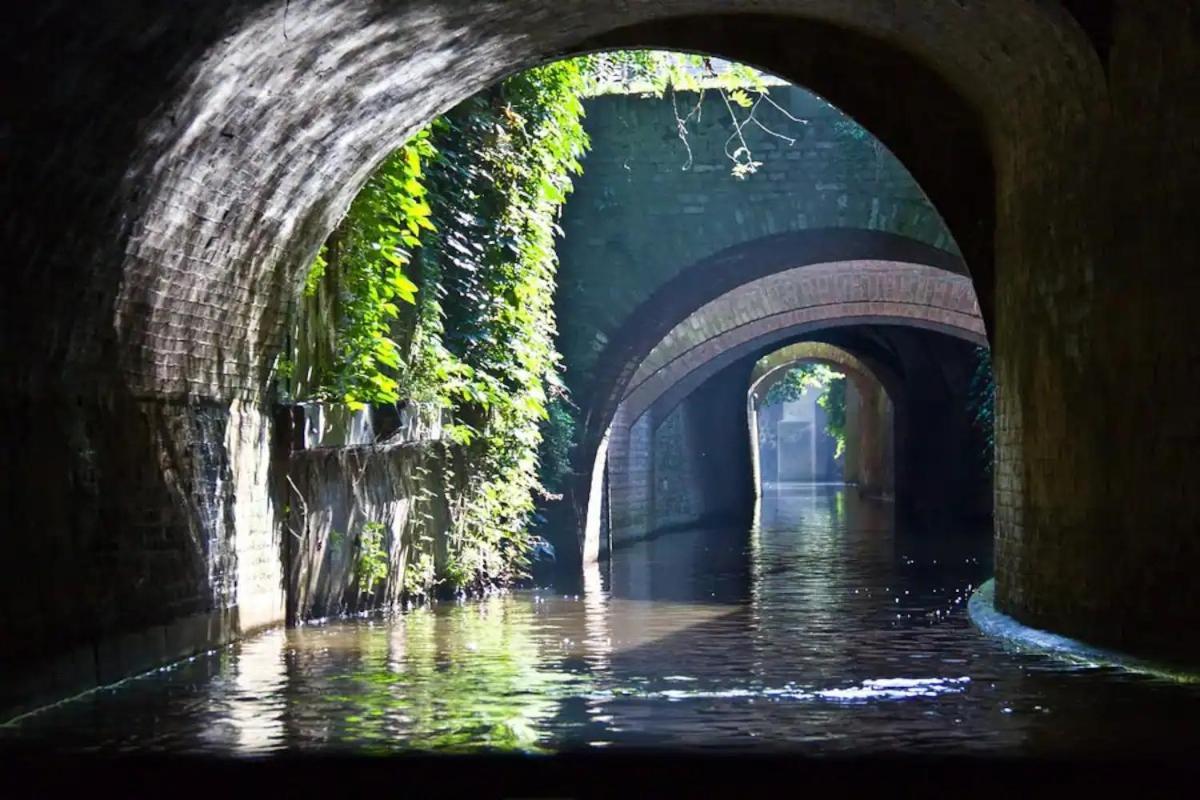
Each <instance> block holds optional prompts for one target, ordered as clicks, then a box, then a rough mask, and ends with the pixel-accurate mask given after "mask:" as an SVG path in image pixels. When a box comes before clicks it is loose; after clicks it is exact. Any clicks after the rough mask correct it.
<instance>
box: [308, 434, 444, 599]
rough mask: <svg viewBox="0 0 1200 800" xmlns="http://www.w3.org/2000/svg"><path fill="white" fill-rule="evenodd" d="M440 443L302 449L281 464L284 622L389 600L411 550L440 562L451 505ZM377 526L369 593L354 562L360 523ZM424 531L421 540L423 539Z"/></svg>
mask: <svg viewBox="0 0 1200 800" xmlns="http://www.w3.org/2000/svg"><path fill="white" fill-rule="evenodd" d="M451 474H452V473H451V472H450V471H449V469H448V459H447V454H446V450H445V448H444V447H443V446H442V445H440V444H401V445H393V446H378V447H346V448H322V449H316V450H302V451H299V452H296V453H293V454H292V456H291V458H290V459H289V461H288V479H289V488H290V489H291V490H292V494H291V496H290V498H289V504H288V508H289V514H288V518H287V522H286V525H287V530H288V534H289V538H290V541H289V542H288V595H287V599H288V609H287V617H288V620H289V622H300V621H303V620H309V619H316V618H322V617H328V616H333V615H337V614H344V613H352V612H357V611H363V610H366V609H375V608H386V607H389V606H394V605H396V603H397V602H399V600H400V599H401V594H402V592H403V590H404V574H405V569H406V568H407V567H408V565H409V564H410V563H413V561H414V558H415V557H416V554H418V553H426V554H428V556H430V557H432V558H433V564H434V568H435V570H439V574H440V568H441V567H442V566H443V565H444V564H445V555H446V544H447V532H448V531H449V529H450V502H451V498H453V497H454V495H455V494H456V491H455V489H454V487H453V485H452V482H451V481H450V480H448V478H449V476H450V475H451ZM371 523H374V524H378V525H382V526H383V539H382V546H383V549H384V551H385V552H386V553H387V576H386V577H385V578H384V579H383V580H381V581H380V582H378V583H376V584H375V585H374V586H373V587H372V588H371V591H370V592H368V591H366V587H365V584H364V583H363V581H362V580H361V578H360V574H359V571H358V569H357V563H358V554H359V553H360V552H361V547H362V544H361V539H362V536H363V530H364V526H365V525H368V524H371ZM423 537H425V538H423Z"/></svg>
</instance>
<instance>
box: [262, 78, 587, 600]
mask: <svg viewBox="0 0 1200 800" xmlns="http://www.w3.org/2000/svg"><path fill="white" fill-rule="evenodd" d="M583 67H584V62H582V61H578V60H575V61H561V62H557V63H554V64H551V65H548V66H545V67H541V68H538V69H534V70H530V71H528V72H525V73H522V74H520V75H517V76H515V77H513V78H510V79H508V80H506V81H505V82H503V83H502V84H500V85H499V86H497V87H494V88H492V89H490V90H488V91H486V92H483V93H481V94H479V95H477V96H475V97H473V98H471V99H469V100H467V101H465V102H464V103H462V104H460V105H459V106H457V107H456V108H454V109H452V110H451V111H450V112H448V113H447V114H445V115H444V116H442V117H439V118H438V119H436V120H435V121H434V122H433V123H431V124H430V125H429V126H428V127H427V128H426V129H425V130H423V131H422V132H421V133H419V134H418V135H417V136H416V137H414V138H413V139H412V140H410V141H409V142H408V143H407V144H405V145H404V146H403V147H402V148H401V149H400V150H398V151H396V152H395V153H393V154H392V155H391V156H389V157H388V158H386V159H385V160H384V161H383V163H382V164H381V165H380V166H379V168H378V169H377V170H376V172H375V173H374V174H373V175H372V176H371V177H370V178H369V179H368V181H367V183H366V184H365V186H364V187H363V189H362V191H361V192H360V194H359V195H358V196H357V197H356V198H355V200H354V202H353V204H352V205H351V207H350V210H349V211H348V213H347V214H346V217H345V219H344V220H343V221H342V223H341V224H340V225H339V226H338V228H337V230H336V231H335V232H334V234H333V235H332V236H331V237H330V238H329V240H328V241H327V242H326V244H325V246H324V247H323V248H322V249H321V252H320V254H319V255H318V256H317V258H316V260H315V261H314V263H313V265H312V268H311V269H310V271H309V274H308V278H307V281H306V289H305V296H304V298H302V302H309V301H311V302H309V306H306V309H308V310H311V311H312V313H310V314H309V315H308V316H307V317H306V318H304V319H303V320H302V324H301V325H300V327H301V328H303V327H304V326H305V325H308V326H309V327H310V328H311V327H312V326H313V325H320V324H321V323H322V322H328V321H329V320H328V319H326V317H330V316H331V317H332V323H333V326H334V329H335V335H334V336H333V337H332V342H331V343H329V344H326V345H324V347H325V350H326V351H328V352H327V357H326V358H324V359H320V358H315V357H313V356H312V354H311V353H306V352H305V350H306V347H307V349H308V350H312V349H314V348H313V347H312V346H311V345H312V344H313V343H318V344H319V343H320V337H319V336H315V335H313V333H312V331H308V330H300V331H298V332H297V333H296V334H295V336H296V338H297V340H298V341H300V342H301V343H302V344H303V345H305V346H299V347H296V348H295V349H294V352H295V355H294V356H289V357H288V358H285V359H283V360H281V362H280V374H281V375H284V373H286V374H287V375H293V374H295V373H297V372H301V371H303V372H304V373H305V374H306V375H307V374H312V373H315V374H316V377H315V379H313V380H312V381H311V383H312V386H311V387H310V390H309V392H308V397H315V398H318V399H323V400H326V401H333V402H339V403H343V404H345V405H347V406H349V407H351V408H359V407H362V406H363V405H365V404H372V403H375V404H381V403H394V402H398V401H405V402H410V403H416V404H418V405H424V404H428V405H430V406H433V407H436V408H440V409H442V410H444V411H447V412H449V416H450V423H449V425H448V426H447V427H446V429H445V431H446V436H447V438H448V439H449V441H450V443H451V447H450V448H449V451H450V461H451V463H452V467H453V471H454V473H455V479H454V482H453V484H454V486H455V488H456V491H455V492H454V494H455V501H456V503H457V505H456V506H455V507H454V508H452V509H451V512H452V514H451V516H452V527H453V530H452V531H451V532H450V546H449V551H448V553H447V558H446V563H445V565H444V571H443V574H442V575H441V576H439V577H440V579H441V580H443V581H444V582H445V583H446V584H448V585H449V587H451V588H452V589H455V590H462V589H467V588H472V587H474V588H482V587H483V586H484V585H486V584H489V583H492V582H503V581H506V580H508V579H510V578H512V577H515V576H516V575H518V574H520V572H521V571H522V569H523V568H524V566H525V564H526V557H525V552H526V550H527V549H528V541H527V537H528V534H527V533H526V529H527V525H528V521H529V517H530V515H531V513H532V511H533V507H534V500H533V498H534V495H535V493H537V492H539V491H540V490H541V487H540V483H539V464H538V447H539V444H540V442H541V436H542V430H543V426H545V425H548V424H550V422H551V418H550V413H549V411H548V409H547V403H548V399H547V398H548V387H553V388H552V389H550V391H553V392H556V393H557V394H559V395H561V394H562V391H563V390H562V387H561V383H560V382H559V381H558V378H557V370H558V366H559V358H560V357H559V355H558V353H557V351H556V350H555V347H554V339H555V335H556V329H555V324H554V307H553V302H554V285H555V284H554V280H555V272H556V270H557V265H558V262H557V258H556V256H555V252H554V244H555V236H556V235H557V234H558V233H559V229H558V226H557V224H556V220H557V217H558V213H559V209H560V207H561V206H562V203H563V202H564V200H565V199H566V196H567V194H568V193H569V192H570V191H571V188H572V184H571V175H572V174H577V173H578V172H579V171H580V169H581V166H580V159H581V157H582V156H583V154H584V152H585V151H586V148H587V145H588V140H587V136H586V134H585V133H584V130H583V126H582V116H583V106H582V103H581V101H580V97H581V95H582V93H583V91H584V88H585V85H584V84H585V76H584V72H583ZM331 299H334V300H336V303H330V302H317V301H328V300H331ZM331 305H334V306H335V308H334V309H333V311H332V313H331V312H330V310H329V307H330V306H331ZM323 315H324V316H323ZM302 316H303V315H302ZM285 377H286V376H285ZM293 394H294V396H297V397H302V396H303V394H304V393H303V392H301V391H296V392H294V393H293ZM558 423H559V424H558V427H557V428H555V430H556V431H557V432H558V433H559V434H563V435H565V436H567V437H568V440H567V441H565V442H563V443H560V444H559V445H558V446H557V451H556V452H560V453H561V452H565V451H569V446H570V441H569V437H570V434H571V428H570V426H569V425H567V426H565V427H564V425H563V420H562V419H561V418H560V419H559V420H558ZM564 448H565V451H564ZM557 457H558V456H556V458H557ZM562 458H563V459H564V460H565V456H562ZM561 468H562V465H561V464H556V465H555V467H554V469H556V470H557V469H561ZM377 534H378V531H377V530H375V529H374V528H372V529H370V530H366V529H364V532H363V538H362V539H361V540H360V541H361V545H360V559H361V558H366V561H361V560H360V564H359V567H360V573H359V574H360V582H361V581H365V583H360V588H362V589H363V590H364V591H369V590H370V587H371V586H373V585H374V582H375V581H376V580H379V579H381V578H382V577H384V576H386V564H384V570H385V571H384V572H383V573H380V572H379V566H378V563H377V561H378V556H379V553H378V551H377V549H376V538H377ZM426 538H428V537H426ZM429 549H430V548H428V547H426V546H423V545H421V543H419V542H418V543H415V546H414V548H413V549H412V551H410V553H409V558H408V560H407V562H406V566H405V572H404V576H403V580H404V586H405V589H406V591H408V592H409V593H411V594H425V593H428V591H429V590H430V588H431V586H432V584H433V570H434V561H433V558H432V555H431V554H430V552H429Z"/></svg>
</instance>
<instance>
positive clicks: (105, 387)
mask: <svg viewBox="0 0 1200 800" xmlns="http://www.w3.org/2000/svg"><path fill="white" fill-rule="evenodd" d="M1083 5H1086V4H1070V5H1069V6H1067V7H1075V6H1079V7H1082V6H1083ZM734 8H735V6H734V4H731V3H729V2H726V0H626V2H622V3H611V2H607V1H606V0H562V2H555V3H545V2H536V1H535V0H505V2H491V3H485V4H481V3H478V2H475V0H414V2H410V3H404V4H392V3H385V2H379V1H378V0H238V1H237V2H234V0H225V1H222V0H213V2H207V3H199V4H191V5H189V6H188V9H187V13H180V11H179V7H178V4H177V3H175V2H169V0H148V2H145V3H139V4H137V5H136V6H131V5H130V4H128V3H126V2H123V1H122V0H97V2H93V3H89V4H87V6H86V7H85V8H81V7H80V5H79V4H78V3H74V2H67V0H48V2H44V3H39V4H36V7H32V6H31V7H26V8H22V9H20V10H18V11H16V12H14V18H12V19H11V20H10V21H9V23H8V24H6V25H4V26H0V39H2V40H0V45H3V46H0V54H2V55H0V58H3V59H4V64H5V74H6V75H8V76H10V79H11V80H10V84H9V88H11V89H12V92H11V93H10V94H9V96H8V97H7V98H6V100H7V101H8V105H7V107H8V108H9V109H10V110H11V111H12V112H13V113H12V114H10V115H8V117H9V118H10V119H11V122H10V124H8V125H7V126H6V127H5V131H4V135H3V140H2V142H3V150H4V153H3V157H4V165H5V169H6V180H5V181H4V186H3V188H2V189H0V191H3V193H4V194H3V197H4V206H5V214H4V215H3V221H2V223H0V225H2V226H3V227H2V228H0V231H2V235H3V246H4V252H5V253H6V273H5V290H4V291H3V293H2V297H3V300H0V302H2V303H3V306H4V307H3V309H0V310H2V312H3V313H0V317H2V318H3V331H4V333H3V335H4V339H3V350H2V355H3V358H4V361H5V366H6V374H7V375H9V376H10V381H9V383H8V388H7V390H6V392H5V393H4V401H3V402H4V406H3V408H2V409H0V411H2V412H3V413H0V418H2V419H3V425H4V428H3V430H0V435H2V437H3V439H4V441H5V443H6V445H8V446H7V447H6V451H7V460H8V463H7V467H8V469H7V470H6V471H7V473H8V474H9V475H10V476H12V480H11V482H10V483H9V485H7V486H6V491H7V492H8V499H7V500H6V502H5V503H4V506H5V507H4V509H3V513H4V517H3V519H2V520H0V523H2V527H3V529H4V530H5V533H6V537H7V545H8V551H7V552H8V556H9V558H10V559H11V560H12V561H13V563H19V564H22V565H23V566H24V568H25V569H26V572H27V580H26V581H25V582H23V583H22V585H20V586H18V585H17V583H16V582H10V583H9V584H6V585H5V587H4V588H3V590H2V591H3V595H2V599H3V608H4V609H5V610H6V611H8V612H9V614H8V617H7V620H8V624H6V625H5V627H4V634H3V636H4V639H3V642H2V643H0V644H2V647H0V650H2V651H3V653H4V656H5V663H4V672H5V674H6V675H10V674H18V673H19V674H21V675H26V676H27V675H31V674H33V675H50V674H51V673H52V670H49V669H44V668H43V667H42V666H41V664H42V662H41V661H39V659H44V658H49V657H51V656H54V657H60V658H61V659H68V661H61V660H60V661H59V662H56V663H59V664H60V665H61V664H68V662H69V658H70V657H72V656H71V653H75V652H76V651H75V650H73V648H76V647H84V646H85V645H86V646H93V645H95V643H96V642H99V641H105V642H108V641H125V640H126V639H127V638H128V637H135V638H136V637H149V639H147V641H149V640H150V639H153V640H154V641H156V642H158V644H156V645H155V647H156V648H157V649H156V651H155V652H158V653H163V652H166V651H168V650H170V651H171V652H183V651H184V649H186V648H182V646H179V647H173V646H168V645H165V644H163V643H162V642H163V636H164V634H163V631H164V630H167V631H168V632H170V631H178V630H182V629H181V628H178V627H168V628H165V629H164V627H162V626H164V625H169V626H176V624H177V623H178V624H183V622H184V621H187V622H188V624H189V625H191V624H193V623H194V624H195V625H198V626H200V627H201V628H205V626H209V627H207V628H205V630H207V631H209V633H207V634H204V636H209V637H210V639H211V640H212V641H219V640H221V637H227V636H229V635H236V634H237V633H238V632H240V631H242V630H246V629H248V628H250V627H253V626H254V625H258V624H266V623H270V622H273V621H276V620H278V619H280V618H281V609H282V602H281V601H280V598H279V596H278V595H279V591H280V589H279V586H280V583H281V582H280V580H279V568H278V563H276V561H277V556H278V549H279V546H280V545H279V535H280V529H279V522H278V519H277V517H276V512H275V506H274V505H273V503H272V501H271V498H270V492H269V491H268V488H269V485H270V475H271V469H270V464H271V459H270V453H269V447H268V445H267V443H268V441H269V436H270V430H271V425H270V419H269V417H270V415H269V413H268V409H266V407H265V403H266V402H267V400H268V395H267V387H268V385H269V377H270V374H271V369H272V366H273V363H274V359H275V356H276V355H277V352H278V348H279V346H280V338H281V327H282V317H283V309H285V308H286V306H287V303H288V300H289V299H290V298H291V297H293V296H295V294H296V292H297V291H298V289H299V285H300V282H301V276H302V272H303V268H304V267H305V266H306V265H307V264H308V263H309V262H310V260H311V258H312V256H313V254H314V252H315V251H316V249H317V247H318V246H319V244H320V242H321V241H322V240H323V239H324V238H325V236H326V235H327V234H328V233H329V231H330V230H331V229H332V227H333V225H334V223H335V222H336V220H337V218H338V217H339V215H340V214H342V213H343V211H344V210H345V208H346V207H347V205H348V204H349V201H350V199H351V198H352V197H353V195H354V193H355V192H356V191H357V189H358V188H359V186H361V184H362V182H363V181H364V180H365V178H366V176H367V175H368V174H369V172H370V170H371V168H372V167H373V166H374V165H375V164H376V163H378V162H379V160H380V159H381V158H382V157H383V156H384V155H385V154H386V153H387V152H388V151H389V150H390V149H392V148H394V147H395V146H396V145H398V144H399V143H400V142H402V141H403V140H404V139H405V138H406V136H408V135H409V134H410V133H411V132H412V131H414V130H415V129H416V128H417V127H418V126H420V125H422V124H424V123H425V122H427V121H428V120H429V119H430V118H431V117H432V116H434V115H435V114H436V113H438V112H440V111H442V110H444V109H446V108H448V107H450V106H451V105H452V104H453V103H455V102H457V101H459V100H461V99H463V98H464V97H466V96H468V95H469V94H471V93H472V92H474V91H476V90H478V89H480V88H482V87H484V86H486V85H488V84H489V83H491V82H493V81H495V80H496V79H498V78H499V77H501V76H503V75H504V74H506V73H508V72H511V71H513V70H517V69H520V68H522V67H526V66H529V65H532V64H535V63H537V62H539V61H543V60H545V59H548V58H553V57H556V56H559V55H563V54H567V53H571V52H580V51H586V50H590V49H596V48H601V47H611V46H633V45H641V46H660V47H675V48H680V49H689V50H698V51H703V52H713V53H717V54H719V55H723V56H726V57H730V58H734V59H738V60H742V61H746V62H749V63H753V64H756V65H759V66H762V67H764V68H766V69H769V70H771V71H774V72H776V73H778V74H780V75H782V76H783V77H785V78H787V79H789V80H792V81H793V82H795V83H797V84H800V85H804V86H807V87H810V88H811V89H813V90H814V91H816V92H818V93H820V94H821V95H822V96H824V97H826V98H828V99H829V100H830V101H831V102H833V103H835V104H837V105H838V106H840V107H841V108H843V109H845V110H846V111H847V112H848V113H850V114H852V115H853V116H854V117H855V118H856V119H858V120H860V121H861V122H862V123H863V124H864V125H865V126H866V127H867V128H868V129H869V130H871V131H872V132H873V133H875V134H876V135H877V136H878V137H879V138H880V139H881V141H882V142H883V143H884V144H885V145H887V146H888V147H889V148H890V149H891V150H892V151H893V152H894V153H895V154H896V155H897V157H898V158H900V159H901V161H903V162H904V164H905V165H906V166H908V168H909V169H910V170H911V171H912V173H913V175H914V177H915V178H916V179H917V181H918V182H919V183H920V184H921V186H922V187H923V188H924V189H925V191H926V193H927V194H928V195H929V197H930V199H931V200H932V202H933V203H934V204H935V205H936V207H937V208H938V209H939V210H940V211H941V212H942V214H943V215H944V217H945V219H946V222H947V224H948V226H949V228H950V230H951V232H952V233H953V235H954V238H955V240H956V241H957V242H958V244H959V246H960V249H961V251H962V253H963V255H964V258H965V261H966V263H967V264H969V265H970V270H971V275H972V276H973V279H974V281H975V285H976V290H977V292H978V294H979V298H980V305H981V307H982V309H983V316H984V318H985V319H987V320H988V323H989V325H988V327H989V330H990V331H991V332H992V333H993V337H992V338H993V353H994V361H995V364H996V370H997V375H998V380H999V384H1000V386H1001V387H1002V389H1003V391H1002V393H1001V396H1000V403H999V412H998V416H999V424H998V429H997V446H998V465H997V548H996V553H997V603H998V605H999V606H1000V607H1001V608H1002V609H1005V610H1008V611H1011V612H1013V613H1015V614H1017V615H1018V616H1020V617H1021V618H1022V619H1023V620H1025V621H1027V622H1032V623H1035V624H1038V625H1042V626H1047V627H1052V628H1056V629H1058V630H1062V631H1065V632H1069V633H1073V634H1076V635H1080V636H1085V637H1092V638H1094V639H1096V640H1098V641H1103V642H1107V643H1115V644H1118V645H1124V646H1130V647H1140V648H1143V649H1147V648H1149V649H1155V648H1158V649H1166V650H1172V651H1177V650H1179V649H1180V648H1181V644H1180V642H1181V637H1179V636H1178V631H1179V630H1181V629H1189V626H1190V627H1191V628H1194V627H1195V626H1196V625H1197V624H1200V587H1198V586H1197V585H1196V583H1195V582H1194V580H1192V578H1193V577H1194V575H1195V574H1196V572H1197V571H1200V540H1198V537H1197V534H1196V531H1200V499H1197V498H1196V497H1195V493H1194V492H1191V491H1190V490H1189V488H1188V484H1187V482H1186V481H1185V480H1184V479H1183V478H1182V477H1181V476H1188V475H1189V474H1190V472H1191V468H1192V467H1194V463H1193V460H1194V457H1195V456H1194V454H1195V453H1196V452H1197V449H1196V448H1195V447H1190V446H1189V447H1180V446H1179V443H1180V442H1194V441H1196V440H1197V439H1198V438H1200V419H1197V416H1196V415H1195V413H1194V409H1193V408H1192V407H1191V399H1190V397H1189V396H1188V395H1187V393H1182V392H1177V391H1174V389H1175V387H1177V386H1178V385H1181V384H1188V383H1195V382H1197V379H1200V358H1197V357H1196V356H1197V351H1198V349H1200V345H1198V344H1196V343H1195V342H1194V341H1193V340H1192V339H1191V338H1189V337H1183V336H1179V335H1177V334H1178V332H1179V331H1181V330H1187V329H1189V328H1190V323H1191V321H1192V318H1193V316H1194V311H1193V303H1194V300H1193V298H1194V297H1195V295H1196V293H1197V292H1196V290H1197V288H1200V287H1197V280H1200V279H1198V278H1197V274H1196V272H1195V271H1194V270H1192V269H1191V266H1190V265H1191V264H1193V263H1194V262H1195V260H1196V257H1197V255H1200V234H1198V233H1197V229H1196V226H1194V225H1193V224H1192V222H1191V219H1192V214H1191V213H1190V209H1191V207H1192V202H1193V198H1194V195H1195V186H1196V185H1197V183H1200V159H1197V158H1196V156H1195V148H1194V137H1195V131H1196V128H1197V125H1200V122H1198V120H1200V99H1198V98H1197V97H1196V96H1195V93H1194V92H1193V91H1192V90H1191V85H1190V84H1189V83H1188V82H1187V81H1184V80H1180V79H1179V76H1186V75H1192V74H1195V73H1196V71H1197V70H1198V69H1200V45H1197V43H1196V41H1195V37H1194V25H1192V24H1187V23H1188V21H1193V22H1194V20H1195V19H1196V6H1195V3H1193V2H1189V1H1188V0H1164V2H1163V3H1162V4H1141V3H1135V2H1132V0H1116V1H1115V2H1113V3H1110V4H1105V8H1106V9H1108V12H1107V13H1102V14H1099V15H1095V14H1089V15H1088V17H1087V18H1086V19H1085V23H1086V24H1087V27H1086V28H1084V27H1081V26H1080V24H1079V23H1078V22H1077V21H1076V20H1075V19H1074V18H1073V17H1072V16H1071V14H1070V13H1069V11H1068V10H1065V8H1064V7H1061V6H1059V5H1058V4H1051V3H1042V2H1036V1H1035V0H996V2H990V3H958V2H949V0H914V2H911V3H910V2H905V3H896V2H894V1H893V0H862V1H861V2H856V3H846V2H843V0H809V1H808V2H800V1H799V0H752V1H751V2H745V3H738V4H736V12H735V11H733V10H731V9H734ZM1093 41H1094V42H1095V44H1093ZM880 76H887V79H886V80H881V79H880ZM1150 207H1154V208H1156V209H1157V210H1158V213H1155V214H1149V213H1147V209H1148V208H1150ZM1126 219H1135V220H1137V224H1132V225H1124V224H1118V222H1119V221H1122V220H1126ZM1133 342H1136V343H1137V346H1136V347H1135V346H1133V345H1132V344H1131V343H1133ZM1167 365H1170V368H1168V367H1167ZM1148 398H1153V400H1149V399H1148ZM1148 403H1152V405H1153V408H1152V409H1151V407H1150V406H1148ZM1151 410H1152V411H1153V413H1151ZM1135 418H1136V419H1153V420H1154V422H1153V423H1151V424H1148V425H1147V426H1125V428H1126V429H1122V428H1120V427H1118V428H1116V429H1114V427H1113V426H1112V424H1111V420H1113V419H1135ZM1147 531H1152V532H1153V533H1152V534H1148V533H1146V532H1147ZM117 540H119V541H117ZM1114 564H1119V565H1126V568H1124V569H1121V570H1119V571H1116V572H1114V569H1113V565H1114ZM29 587H34V588H33V589H30V588H29ZM17 609H21V611H20V612H18V611H16V610H17ZM1166 609H1170V610H1171V613H1170V614H1164V613H1163V612H1164V610H1166ZM212 626H217V627H219V630H216V632H215V633H213V631H214V630H215V629H214V627H212ZM202 633H203V632H202ZM123 637H124V638H123ZM201 638H203V636H201ZM181 648H182V649H181ZM83 660H84V661H86V659H83ZM70 663H74V662H70ZM127 666H128V665H127ZM66 668H67V667H64V669H66ZM6 683H8V682H6ZM72 685H73V684H72ZM10 686H11V687H15V688H12V689H11V691H17V692H23V691H24V689H22V688H21V687H22V684H18V683H11V684H10Z"/></svg>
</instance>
